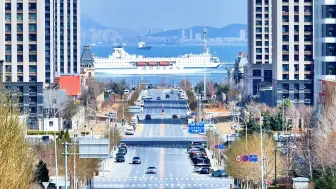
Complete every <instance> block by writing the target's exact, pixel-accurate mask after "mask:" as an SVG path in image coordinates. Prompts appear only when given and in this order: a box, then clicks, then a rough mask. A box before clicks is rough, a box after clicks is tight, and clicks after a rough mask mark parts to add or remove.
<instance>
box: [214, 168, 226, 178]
mask: <svg viewBox="0 0 336 189" xmlns="http://www.w3.org/2000/svg"><path fill="white" fill-rule="evenodd" d="M211 176H213V177H227V176H228V175H227V174H226V173H225V171H224V170H222V169H219V170H216V171H213V172H212V173H211Z"/></svg>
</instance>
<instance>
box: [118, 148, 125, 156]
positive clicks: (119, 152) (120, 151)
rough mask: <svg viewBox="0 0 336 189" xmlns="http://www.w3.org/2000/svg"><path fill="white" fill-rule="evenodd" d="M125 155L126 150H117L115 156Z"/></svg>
mask: <svg viewBox="0 0 336 189" xmlns="http://www.w3.org/2000/svg"><path fill="white" fill-rule="evenodd" d="M126 154H127V150H126V149H125V148H120V149H119V150H118V153H117V156H118V155H126Z"/></svg>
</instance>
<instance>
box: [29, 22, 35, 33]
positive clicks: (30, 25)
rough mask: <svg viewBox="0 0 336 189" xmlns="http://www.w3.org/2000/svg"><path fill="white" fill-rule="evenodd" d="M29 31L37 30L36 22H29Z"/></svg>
mask: <svg viewBox="0 0 336 189" xmlns="http://www.w3.org/2000/svg"><path fill="white" fill-rule="evenodd" d="M29 31H30V32H36V24H29Z"/></svg>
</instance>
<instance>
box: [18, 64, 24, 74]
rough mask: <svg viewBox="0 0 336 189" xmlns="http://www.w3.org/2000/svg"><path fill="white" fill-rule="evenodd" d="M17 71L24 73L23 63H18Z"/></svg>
mask: <svg viewBox="0 0 336 189" xmlns="http://www.w3.org/2000/svg"><path fill="white" fill-rule="evenodd" d="M17 72H19V73H23V65H18V66H17Z"/></svg>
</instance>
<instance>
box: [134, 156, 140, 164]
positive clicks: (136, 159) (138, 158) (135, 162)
mask: <svg viewBox="0 0 336 189" xmlns="http://www.w3.org/2000/svg"><path fill="white" fill-rule="evenodd" d="M132 163H133V164H141V159H140V157H133V159H132Z"/></svg>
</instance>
